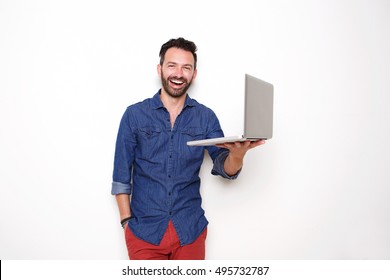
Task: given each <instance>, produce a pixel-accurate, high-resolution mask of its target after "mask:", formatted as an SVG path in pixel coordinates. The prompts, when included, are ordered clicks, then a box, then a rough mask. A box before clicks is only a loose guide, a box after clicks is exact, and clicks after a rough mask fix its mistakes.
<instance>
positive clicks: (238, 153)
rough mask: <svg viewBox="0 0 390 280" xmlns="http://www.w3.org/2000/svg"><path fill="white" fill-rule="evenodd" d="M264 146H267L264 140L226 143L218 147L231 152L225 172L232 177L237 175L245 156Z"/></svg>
mask: <svg viewBox="0 0 390 280" xmlns="http://www.w3.org/2000/svg"><path fill="white" fill-rule="evenodd" d="M263 144H265V141H264V140H260V141H245V142H234V143H224V144H220V145H217V146H218V147H220V148H225V149H228V150H229V155H228V156H227V158H226V160H225V163H224V169H225V172H226V173H227V174H228V175H230V176H233V175H235V174H237V172H238V171H239V170H240V169H241V168H242V166H243V164H244V156H245V154H246V152H247V151H249V150H250V149H252V148H255V147H257V146H260V145H263Z"/></svg>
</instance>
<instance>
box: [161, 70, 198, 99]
mask: <svg viewBox="0 0 390 280" xmlns="http://www.w3.org/2000/svg"><path fill="white" fill-rule="evenodd" d="M170 80H176V81H180V82H182V83H183V86H182V87H181V88H179V89H176V88H172V87H171V86H170V85H169V83H170V82H169V81H170ZM191 83H192V78H191V80H190V81H188V80H186V79H185V78H183V77H181V78H179V77H177V76H170V77H168V78H166V77H165V76H164V73H163V72H162V70H161V84H162V86H163V88H164V90H165V92H166V93H168V95H169V96H171V97H174V98H179V97H181V96H183V95H184V94H185V93H186V92H187V90H188V89H189V88H190V86H191Z"/></svg>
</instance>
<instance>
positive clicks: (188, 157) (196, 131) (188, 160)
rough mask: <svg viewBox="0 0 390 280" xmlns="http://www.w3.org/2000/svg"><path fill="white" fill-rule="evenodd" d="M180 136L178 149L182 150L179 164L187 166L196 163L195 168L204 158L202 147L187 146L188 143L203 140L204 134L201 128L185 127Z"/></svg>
mask: <svg viewBox="0 0 390 280" xmlns="http://www.w3.org/2000/svg"><path fill="white" fill-rule="evenodd" d="M180 134H181V138H180V140H181V143H180V145H179V146H180V147H181V148H182V150H181V151H182V156H181V157H180V158H179V161H181V164H182V165H184V166H188V165H189V164H192V163H194V162H196V163H197V164H196V165H195V167H196V168H198V167H197V165H198V164H201V163H202V161H203V156H204V147H202V146H188V145H187V142H188V141H193V140H201V139H204V138H205V135H206V134H205V132H204V130H203V129H202V128H197V127H187V128H185V129H182V130H181V131H180Z"/></svg>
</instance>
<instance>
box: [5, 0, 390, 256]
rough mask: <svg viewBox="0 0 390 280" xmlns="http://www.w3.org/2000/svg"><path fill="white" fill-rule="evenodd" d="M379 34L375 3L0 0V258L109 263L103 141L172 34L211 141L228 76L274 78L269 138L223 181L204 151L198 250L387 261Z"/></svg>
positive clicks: (111, 242) (382, 35)
mask: <svg viewBox="0 0 390 280" xmlns="http://www.w3.org/2000/svg"><path fill="white" fill-rule="evenodd" d="M389 27H390V2H388V1H385V0H382V1H380V0H364V1H363V0H362V1H357V0H356V1H352V0H350V1H340V0H330V1H302V0H298V1H288V0H276V1H262V0H253V1H249V0H243V1H229V0H224V1H197V2H191V1H171V0H169V1H125V0H122V1H119V0H111V1H107V0H105V1H104V0H100V1H99V0H95V1H92V0H77V1H76V0H68V1H50V0H46V1H44V0H41V1H38V0H37V1H28V0H24V1H23V0H12V1H11V0H0V133H1V138H0V259H126V258H127V252H126V248H125V243H124V239H123V232H122V230H121V228H120V224H119V216H118V211H117V208H116V203H115V199H114V197H112V196H111V195H110V190H111V174H112V163H113V155H114V146H115V139H116V133H117V129H118V125H119V121H120V117H121V116H122V114H123V112H124V110H125V108H126V107H127V106H128V105H130V104H132V103H134V102H137V101H140V100H143V99H145V98H148V97H151V96H152V95H153V94H154V93H155V92H156V91H157V90H158V88H159V79H158V76H157V72H156V65H157V63H158V61H159V58H158V52H159V50H160V47H161V45H162V44H163V43H164V42H166V41H167V40H169V39H171V38H176V37H179V36H183V37H185V38H187V39H189V40H193V41H194V42H195V43H196V44H197V45H198V48H199V51H198V57H199V61H198V78H197V80H196V82H195V84H194V85H193V87H192V88H191V89H190V95H191V96H192V97H193V98H195V99H197V100H198V101H200V102H202V103H204V104H205V105H207V106H209V107H211V108H212V109H213V110H214V111H215V112H216V113H217V115H218V116H219V119H220V122H221V125H222V127H223V129H224V131H225V134H226V135H235V134H237V132H239V131H240V130H242V128H243V86H244V73H249V74H251V75H254V76H257V77H259V78H261V79H264V80H266V81H268V82H271V83H272V84H274V87H275V111H274V138H273V139H272V140H270V141H268V142H267V144H266V145H264V146H262V147H259V148H257V149H255V150H253V151H251V152H250V153H248V155H247V157H246V159H245V167H244V169H243V172H242V173H241V176H240V177H239V179H237V180H236V181H232V182H230V181H226V180H223V179H221V178H219V177H214V176H212V175H211V174H210V170H211V161H210V159H209V157H208V155H206V157H205V162H204V165H203V167H202V170H201V177H202V194H203V198H204V199H203V207H204V209H205V210H206V216H207V218H208V219H209V221H210V225H209V231H208V239H207V258H208V259H389V258H390V238H389V236H390V203H389V198H390V189H389V187H390V172H389V166H390V148H389V146H390V128H389V127H390V126H389V120H390V112H389V110H388V107H389V105H390V87H389V73H390V71H389V70H390V69H389V65H390V51H389V50H390V28H389Z"/></svg>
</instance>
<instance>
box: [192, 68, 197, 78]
mask: <svg viewBox="0 0 390 280" xmlns="http://www.w3.org/2000/svg"><path fill="white" fill-rule="evenodd" d="M197 74H198V68H196V69H195V70H194V75H192V80H193V81H195V78H196V75H197Z"/></svg>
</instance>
